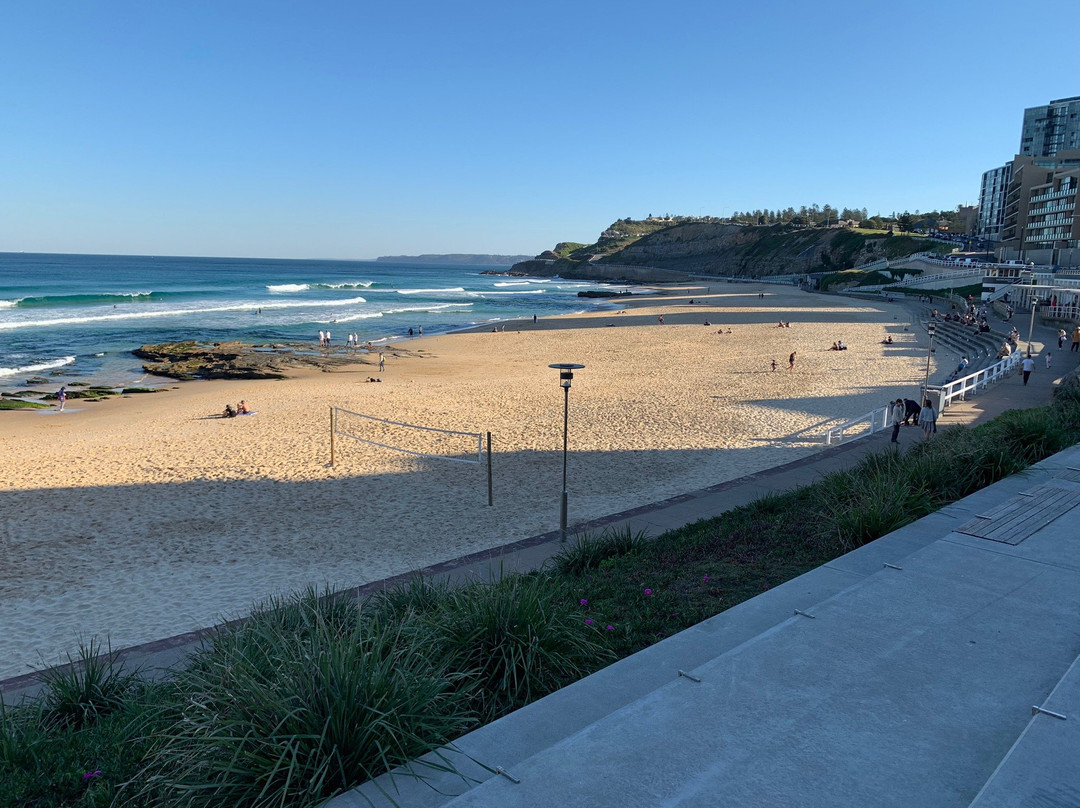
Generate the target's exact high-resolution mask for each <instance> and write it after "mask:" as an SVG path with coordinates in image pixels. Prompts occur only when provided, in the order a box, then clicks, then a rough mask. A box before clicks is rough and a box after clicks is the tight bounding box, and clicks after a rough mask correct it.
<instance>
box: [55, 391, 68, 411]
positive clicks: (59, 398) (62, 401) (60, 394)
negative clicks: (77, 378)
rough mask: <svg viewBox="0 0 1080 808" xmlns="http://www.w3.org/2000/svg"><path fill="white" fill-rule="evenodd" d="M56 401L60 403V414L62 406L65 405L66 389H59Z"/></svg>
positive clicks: (62, 409)
mask: <svg viewBox="0 0 1080 808" xmlns="http://www.w3.org/2000/svg"><path fill="white" fill-rule="evenodd" d="M56 400H57V401H59V402H60V412H63V411H64V404H65V403H67V387H61V388H60V392H58V393H57V394H56Z"/></svg>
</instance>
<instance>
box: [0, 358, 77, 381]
mask: <svg viewBox="0 0 1080 808" xmlns="http://www.w3.org/2000/svg"><path fill="white" fill-rule="evenodd" d="M74 361H75V357H74V356H65V357H63V358H62V359H54V360H53V361H51V362H40V363H38V364H36V365H23V366H22V367H17V368H0V378H4V377H7V376H18V375H20V374H23V373H38V372H40V371H43V370H53V369H55V368H62V367H63V366H64V365H70V364H71V363H72V362H74Z"/></svg>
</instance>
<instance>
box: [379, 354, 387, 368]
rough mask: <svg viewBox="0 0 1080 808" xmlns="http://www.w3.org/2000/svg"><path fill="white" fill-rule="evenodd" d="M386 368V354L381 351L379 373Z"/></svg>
mask: <svg viewBox="0 0 1080 808" xmlns="http://www.w3.org/2000/svg"><path fill="white" fill-rule="evenodd" d="M384 370H386V356H385V355H384V354H383V352H382V351H379V373H382V372H383V371H384Z"/></svg>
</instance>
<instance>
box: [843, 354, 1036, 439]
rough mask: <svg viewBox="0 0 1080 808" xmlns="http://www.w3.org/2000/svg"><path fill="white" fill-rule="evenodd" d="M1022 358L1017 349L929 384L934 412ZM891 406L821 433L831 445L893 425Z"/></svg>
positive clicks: (993, 379)
mask: <svg viewBox="0 0 1080 808" xmlns="http://www.w3.org/2000/svg"><path fill="white" fill-rule="evenodd" d="M1022 361H1023V354H1022V352H1021V351H1019V350H1017V351H1015V352H1013V354H1012V355H1011V356H1008V357H1006V358H1005V359H1002V360H1001V361H1000V362H995V363H994V364H993V365H991V366H990V367H988V368H984V369H983V370H979V371H976V372H975V373H970V374H968V375H967V376H963V377H961V378H959V379H957V380H956V381H952V382H949V383H948V384H943V385H941V386H940V387H936V388H930V389H929V390H928V391H927V392H928V393H934V394H936V395H937V397H938V407H937V409H938V412H939V413H940V412H944V410H945V408H946V407H948V406H949V405H950V404H951V403H952V402H954V401H963V400H964V399H965V398H966V397H967V396H968V395H971V394H973V393H977V392H978V391H980V390H983V389H985V388H986V387H988V386H990V385H991V384H994V383H995V382H999V381H1001V380H1002V379H1004V378H1005V377H1007V376H1009V375H1010V374H1011V373H1012V372H1013V371H1014V370H1016V368H1017V367H1018V366H1019V365H1020V363H1021V362H1022ZM890 411H891V407H890V406H889V405H888V404H886V405H885V406H883V407H878V408H877V409H876V410H871V411H870V412H868V413H866V414H865V415H860V416H859V417H858V418H851V419H850V420H847V421H844V423H842V424H840V425H839V426H834V427H833V428H832V429H830V430H829V431H828V432H826V433H825V445H826V446H834V445H836V444H838V443H845V442H847V441H850V440H855V439H857V438H862V437H866V436H867V435H873V434H874V433H875V432H880V431H881V430H883V429H888V428H889V427H891V426H892V425H893V422H892V419H891V417H890V415H889V413H890Z"/></svg>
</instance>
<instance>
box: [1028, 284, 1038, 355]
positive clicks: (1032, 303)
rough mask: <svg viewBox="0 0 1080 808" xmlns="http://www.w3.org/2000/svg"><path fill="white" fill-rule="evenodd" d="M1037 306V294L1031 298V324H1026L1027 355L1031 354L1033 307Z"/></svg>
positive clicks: (1033, 323) (1033, 321)
mask: <svg viewBox="0 0 1080 808" xmlns="http://www.w3.org/2000/svg"><path fill="white" fill-rule="evenodd" d="M1037 308H1039V298H1038V296H1035V297H1032V298H1031V325H1029V326H1028V350H1027V352H1028V356H1031V335H1032V333H1033V332H1034V331H1035V309H1037Z"/></svg>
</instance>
